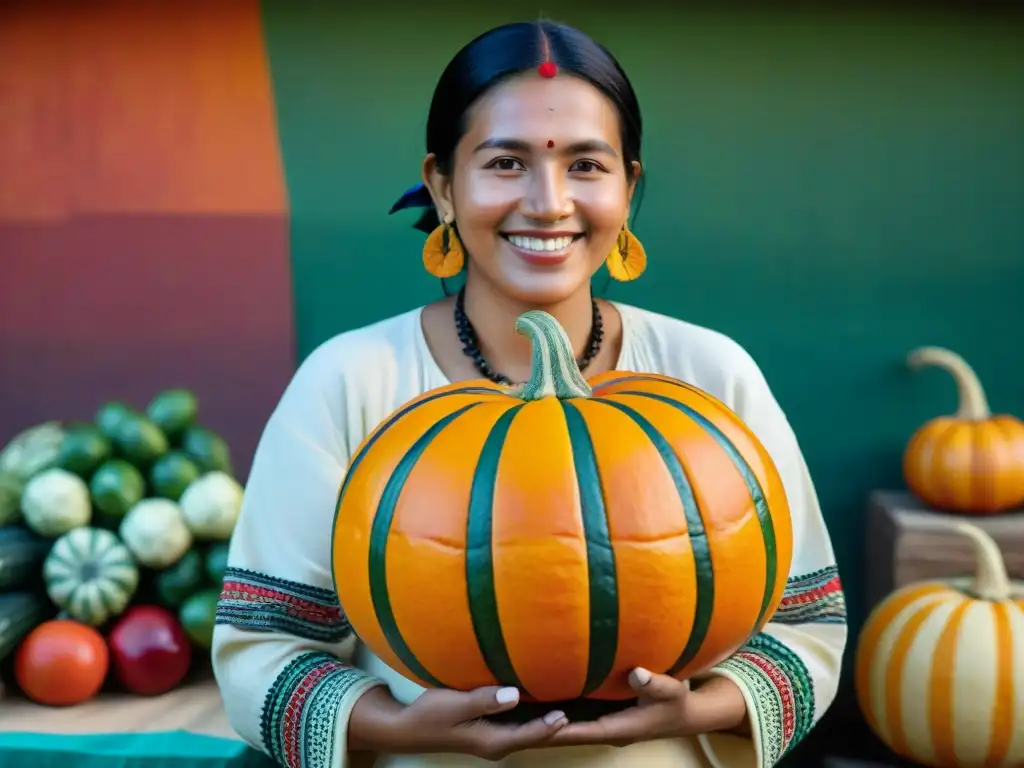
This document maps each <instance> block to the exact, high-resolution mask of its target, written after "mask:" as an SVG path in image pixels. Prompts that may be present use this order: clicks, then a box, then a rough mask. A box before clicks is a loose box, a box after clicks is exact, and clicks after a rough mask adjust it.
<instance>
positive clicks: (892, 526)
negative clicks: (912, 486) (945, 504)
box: [864, 491, 1024, 609]
mask: <svg viewBox="0 0 1024 768" xmlns="http://www.w3.org/2000/svg"><path fill="white" fill-rule="evenodd" d="M956 521H967V522H970V523H972V524H974V525H976V526H978V527H979V528H981V529H982V530H984V531H985V532H986V533H988V534H989V535H990V536H991V537H992V538H993V539H995V541H996V543H997V544H998V545H999V548H1000V549H1001V550H1002V553H1003V558H1004V559H1005V561H1006V569H1007V571H1008V573H1009V575H1010V578H1012V579H1019V580H1021V581H1024V510H1021V511H1019V512H1016V511H1015V512H1008V513H1005V514H1001V515H992V516H968V515H950V514H945V513H941V512H936V511H935V510H932V509H930V508H928V507H927V506H925V505H924V504H923V503H921V502H920V501H919V500H918V499H917V498H916V497H914V496H913V495H911V494H909V493H900V492H895V491H876V492H875V493H873V494H871V497H870V500H869V504H868V520H867V531H866V535H867V546H866V548H865V553H866V557H867V562H866V563H865V571H864V572H865V576H866V578H865V592H866V598H867V600H868V603H867V605H868V608H869V609H870V608H872V607H874V606H875V605H877V604H878V602H879V601H880V600H882V599H883V598H884V597H885V596H886V595H888V594H889V593H890V592H892V590H894V589H896V588H898V587H902V586H904V585H906V584H909V583H911V582H915V581H920V580H924V579H935V578H948V577H951V576H961V575H964V574H969V573H973V572H974V563H975V560H974V550H973V548H972V546H971V544H970V542H968V541H967V540H966V539H964V538H963V537H962V536H959V535H957V534H956V533H954V532H953V531H951V530H950V526H949V524H950V523H951V522H956Z"/></svg>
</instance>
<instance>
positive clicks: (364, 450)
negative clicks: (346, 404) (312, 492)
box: [334, 386, 503, 515]
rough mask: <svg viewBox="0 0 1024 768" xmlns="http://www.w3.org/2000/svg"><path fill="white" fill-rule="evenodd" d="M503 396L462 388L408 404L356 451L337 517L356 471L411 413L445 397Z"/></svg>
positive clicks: (340, 493) (484, 389)
mask: <svg viewBox="0 0 1024 768" xmlns="http://www.w3.org/2000/svg"><path fill="white" fill-rule="evenodd" d="M500 394H503V393H502V392H500V391H499V390H496V389H492V388H490V387H480V386H472V387H460V388H458V389H449V390H445V391H443V392H435V393H433V394H431V395H430V396H428V397H421V398H417V399H415V400H413V401H412V402H410V403H406V405H405V406H404V407H402V408H401V409H400V410H398V411H396V412H395V413H393V414H392V415H391V416H390V418H388V420H387V421H385V422H383V423H382V424H380V425H379V426H377V427H376V428H375V429H374V430H373V432H372V433H371V434H370V435H369V436H368V437H367V438H366V439H365V440H364V441H363V444H362V445H361V446H360V448H359V449H358V450H357V451H356V454H355V455H354V456H353V457H352V460H351V461H350V462H349V466H348V469H347V470H346V471H345V478H344V480H342V482H341V489H340V490H339V491H338V503H337V504H336V505H335V509H334V513H335V515H337V513H338V510H339V509H340V508H341V501H342V499H343V498H344V496H345V490H346V489H347V488H348V484H349V481H350V480H351V479H352V476H353V475H354V474H355V471H356V469H358V468H359V465H360V464H362V462H363V459H365V458H366V455H367V454H368V453H369V452H370V449H371V448H373V446H374V445H375V444H376V443H377V440H379V439H380V438H381V436H383V435H384V434H385V433H386V432H387V431H388V430H389V429H390V428H391V427H393V426H394V425H395V424H396V423H398V422H399V421H401V420H402V419H403V418H405V417H406V416H408V415H409V414H410V413H411V412H413V411H415V410H416V409H417V408H419V407H421V406H424V405H426V404H427V403H432V402H434V401H435V400H440V399H441V398H444V397H451V396H452V395H500Z"/></svg>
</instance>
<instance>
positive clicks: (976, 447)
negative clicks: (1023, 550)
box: [903, 347, 1024, 514]
mask: <svg viewBox="0 0 1024 768" xmlns="http://www.w3.org/2000/svg"><path fill="white" fill-rule="evenodd" d="M907 363H908V365H909V366H910V367H911V368H912V369H919V368H922V367H925V366H936V367H939V368H941V369H943V370H945V371H946V372H948V373H949V374H950V375H951V376H952V377H953V379H954V381H955V382H956V385H957V391H958V396H959V403H958V406H957V409H956V412H955V413H953V414H952V415H948V416H940V417H938V418H935V419H932V420H930V421H929V422H927V423H926V424H924V425H923V426H922V427H921V428H920V429H918V430H917V431H916V432H915V433H914V435H913V436H912V437H911V439H910V441H909V442H908V444H907V447H906V451H905V452H904V456H903V476H904V479H905V481H906V483H907V486H908V487H909V488H910V490H911V491H912V492H913V493H914V494H915V495H917V496H918V497H919V498H920V499H922V500H923V501H924V502H926V503H927V504H929V505H931V506H932V507H934V508H936V509H939V510H946V511H951V512H963V513H974V514H995V513H999V512H1004V511H1006V510H1009V509H1013V508H1015V507H1018V506H1020V505H1022V504H1024V422H1022V421H1021V420H1020V419H1018V418H1017V417H1015V416H1010V415H1005V414H993V413H992V411H991V410H990V408H989V404H988V398H987V397H986V395H985V390H984V388H983V387H982V385H981V381H980V380H979V378H978V376H977V374H975V372H974V370H973V369H972V368H971V366H970V365H968V364H967V362H966V361H965V360H964V359H963V358H962V357H960V356H959V355H958V354H956V353H955V352H951V351H950V350H948V349H943V348H941V347H921V348H919V349H915V350H914V351H913V352H911V354H910V356H909V357H908V359H907Z"/></svg>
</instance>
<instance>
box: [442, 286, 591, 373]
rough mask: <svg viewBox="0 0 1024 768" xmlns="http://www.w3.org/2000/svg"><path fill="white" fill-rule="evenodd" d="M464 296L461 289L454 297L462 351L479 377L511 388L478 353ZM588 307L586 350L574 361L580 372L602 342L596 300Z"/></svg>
mask: <svg viewBox="0 0 1024 768" xmlns="http://www.w3.org/2000/svg"><path fill="white" fill-rule="evenodd" d="M465 296H466V289H465V288H462V289H461V290H460V291H459V294H458V296H456V297H455V330H456V331H458V333H459V341H461V342H462V351H463V352H464V353H465V354H466V356H467V357H468V358H469V359H470V360H472V361H473V365H475V366H476V369H477V370H478V371H480V375H482V376H483V377H484V378H485V379H489V380H491V381H493V382H494V383H495V384H504V385H506V386H511V385H512V380H511V379H509V378H508V376H505V375H504V374H501V373H498V372H496V371H495V370H494V369H492V368H491V366H490V363H488V362H487V360H486V359H485V358H484V356H483V353H482V352H481V351H480V344H479V342H478V341H477V337H476V330H474V328H473V324H472V323H471V322H469V317H467V316H466V306H465ZM590 305H591V307H592V322H591V326H590V338H589V339H588V340H587V349H586V351H585V352H584V353H583V356H582V357H581V358H580V359H579V360H577V361H576V364H577V365H578V366H579V367H580V370H581V371H584V370H586V368H587V366H588V365H590V363H591V362H593V360H594V358H595V357H596V356H597V353H598V352H600V351H601V342H602V341H603V340H604V322H603V321H602V320H601V310H600V309H599V308H598V306H597V299H595V298H593V297H591V299H590Z"/></svg>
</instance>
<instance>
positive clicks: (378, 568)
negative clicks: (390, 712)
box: [343, 393, 480, 688]
mask: <svg viewBox="0 0 1024 768" xmlns="http://www.w3.org/2000/svg"><path fill="white" fill-rule="evenodd" d="M446 394H447V393H446ZM420 402H421V403H422V402H424V401H420ZM478 405H480V402H475V403H469V404H468V405H464V406H463V407H462V408H459V409H458V410H456V411H453V412H451V413H449V414H447V415H446V416H445V417H444V418H442V419H440V420H438V421H437V423H435V424H433V425H432V426H431V427H430V429H428V430H427V431H426V432H425V433H424V434H423V435H421V436H420V437H419V439H417V440H416V442H415V443H413V445H412V447H411V448H409V450H407V451H406V452H405V455H404V456H402V459H401V461H399V462H398V466H396V467H395V471H394V472H393V473H392V475H391V477H389V478H388V481H387V484H386V485H385V486H384V491H383V492H382V493H381V495H380V500H379V502H378V505H377V512H376V514H375V515H374V518H373V525H372V527H371V529H370V541H369V555H368V557H369V565H368V570H369V576H370V598H371V600H372V602H373V607H374V611H375V612H376V615H377V617H378V621H379V623H380V628H381V631H382V632H383V634H384V637H385V638H386V639H387V642H388V645H389V646H391V649H392V650H393V651H394V653H395V655H396V656H398V658H399V659H400V660H401V661H402V663H403V664H405V666H406V668H407V669H409V671H410V672H412V673H413V674H414V675H416V676H417V677H419V678H420V679H421V680H423V681H424V682H427V683H429V684H430V685H432V686H434V687H438V688H442V687H445V686H444V684H443V683H441V682H440V681H439V680H437V679H436V678H435V677H434V676H433V675H431V674H430V672H428V671H427V670H426V668H424V666H423V665H422V664H421V663H420V661H419V660H418V659H417V658H416V655H415V654H414V653H413V652H412V649H411V648H409V646H408V644H407V643H406V642H405V639H404V638H403V637H402V632H401V629H400V628H399V626H398V623H397V621H396V619H395V614H394V610H393V608H392V606H391V599H390V597H389V596H388V585H387V544H388V536H389V535H390V533H391V523H392V521H393V520H394V517H395V511H396V507H397V506H398V500H399V498H400V496H401V494H402V488H403V487H404V486H405V482H406V480H407V479H408V477H409V475H410V473H411V472H412V469H413V467H414V466H415V465H416V462H417V461H418V460H419V458H420V456H421V455H422V454H423V452H424V451H425V450H426V448H427V446H428V445H429V444H430V442H431V441H432V440H433V439H434V438H435V437H437V435H438V434H440V432H441V430H443V429H444V428H445V427H447V426H448V425H449V424H451V423H452V422H453V421H455V419H457V418H458V417H459V416H461V415H462V414H463V413H465V412H466V411H469V410H471V409H473V408H475V407H477V406H478ZM412 407H415V406H412ZM408 410H411V408H410V409H407V410H406V411H405V412H407V411H408ZM399 417H400V415H399V416H396V417H395V420H397V419H398V418H399ZM378 434H380V433H378ZM353 468H354V465H353ZM343 492H344V491H343Z"/></svg>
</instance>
